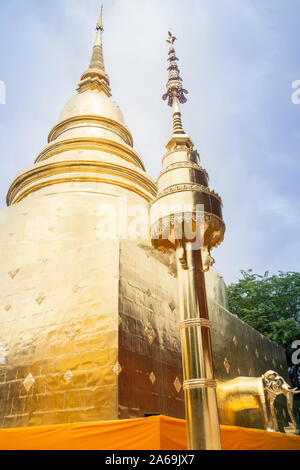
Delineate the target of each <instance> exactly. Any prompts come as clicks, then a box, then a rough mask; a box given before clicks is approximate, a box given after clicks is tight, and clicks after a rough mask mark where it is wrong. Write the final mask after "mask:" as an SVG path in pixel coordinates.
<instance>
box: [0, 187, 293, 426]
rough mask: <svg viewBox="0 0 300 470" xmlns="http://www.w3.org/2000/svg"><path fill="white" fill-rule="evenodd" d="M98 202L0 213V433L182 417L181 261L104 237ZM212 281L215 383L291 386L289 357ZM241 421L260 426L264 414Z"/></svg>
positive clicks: (282, 415)
mask: <svg viewBox="0 0 300 470" xmlns="http://www.w3.org/2000/svg"><path fill="white" fill-rule="evenodd" d="M97 199H98V196H95V197H94V196H92V195H89V196H88V195H83V194H81V195H75V194H74V193H73V194H72V195H67V194H65V195H59V196H58V195H52V196H47V197H43V198H33V199H32V200H30V199H27V200H26V203H25V202H24V203H22V202H21V203H19V204H17V205H15V206H12V207H10V208H8V209H6V210H4V211H1V212H0V225H1V230H0V234H1V235H0V236H1V238H0V240H1V243H0V250H1V264H0V273H1V274H0V280H1V292H0V426H1V427H12V426H27V425H40V424H57V423H63V422H76V421H91V420H102V419H117V418H118V417H119V418H128V417H137V416H143V415H144V413H164V414H167V415H170V416H175V417H183V416H184V401H183V390H182V372H181V354H180V340H179V329H178V321H179V307H178V285H177V274H176V263H175V260H174V258H173V255H172V254H170V255H163V254H160V253H159V252H158V251H156V250H154V249H153V248H152V247H151V244H150V242H148V241H133V240H132V241H126V240H120V241H118V240H100V239H98V238H97V230H96V227H97V221H98V220H99V218H98V216H97V212H96V211H97V209H96V207H97V204H96V202H97ZM29 211H30V215H29ZM206 278H207V290H208V296H209V309H210V315H211V320H212V323H213V328H212V341H213V348H214V363H215V373H216V378H217V379H218V380H219V381H221V382H225V381H227V380H230V379H232V378H234V377H236V376H238V375H241V376H245V377H249V376H254V377H255V376H260V375H261V374H262V373H264V372H266V371H267V370H268V369H274V370H276V371H278V372H279V373H280V374H281V375H283V376H284V377H285V378H286V379H288V376H287V369H286V362H285V356H284V351H283V350H282V349H281V348H279V347H278V346H276V345H275V344H274V343H272V342H270V341H268V340H266V339H265V338H263V337H262V336H261V335H260V334H259V333H257V332H256V331H255V330H253V329H252V328H250V327H249V326H247V325H246V324H244V323H243V322H241V321H240V320H239V319H238V318H236V317H235V316H233V315H232V314H230V313H229V312H228V311H227V310H226V309H225V308H224V307H223V306H222V305H224V304H225V301H226V299H225V291H224V283H223V281H222V280H221V279H220V278H219V277H218V276H217V275H215V274H214V273H213V272H210V273H208V275H207V276H206ZM280 401H281V405H280V404H279V406H277V408H278V421H279V424H280V426H281V429H282V427H283V425H287V424H288V419H287V417H286V416H287V413H286V408H285V406H282V405H283V404H284V399H283V400H280V398H278V402H280ZM276 402H277V401H276ZM220 411H222V410H220ZM236 419H237V424H242V425H246V426H252V427H262V421H261V418H260V415H259V413H258V410H246V411H243V412H240V413H238V414H237V417H236Z"/></svg>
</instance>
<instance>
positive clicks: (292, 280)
mask: <svg viewBox="0 0 300 470" xmlns="http://www.w3.org/2000/svg"><path fill="white" fill-rule="evenodd" d="M241 274H242V278H241V279H240V280H239V281H238V282H236V283H233V284H231V285H229V286H228V288H227V294H228V302H229V310H230V311H231V312H232V313H234V314H235V315H237V316H238V317H239V318H241V319H242V320H243V321H245V322H246V323H248V325H250V326H252V327H253V328H255V329H256V330H258V331H259V332H260V333H262V334H263V335H264V336H266V337H267V338H269V339H271V340H272V341H274V342H275V343H277V344H279V345H281V346H283V347H284V348H286V349H287V350H288V351H289V350H290V348H291V345H292V343H293V341H294V340H296V339H300V273H296V272H287V273H284V272H282V271H280V272H279V273H278V274H277V275H273V276H269V272H265V274H264V275H259V274H254V273H253V271H252V270H251V269H250V270H248V271H241Z"/></svg>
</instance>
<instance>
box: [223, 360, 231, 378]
mask: <svg viewBox="0 0 300 470" xmlns="http://www.w3.org/2000/svg"><path fill="white" fill-rule="evenodd" d="M224 367H225V369H226V372H227V374H229V373H230V369H231V366H230V364H229V362H228V359H227V357H225V359H224Z"/></svg>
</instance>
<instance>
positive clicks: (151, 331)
mask: <svg viewBox="0 0 300 470" xmlns="http://www.w3.org/2000/svg"><path fill="white" fill-rule="evenodd" d="M145 334H146V336H147V339H148V341H149V344H150V346H151V345H152V343H153V341H154V340H155V338H156V336H157V335H156V333H155V331H154V329H153V327H152V325H151V323H148V325H147V326H146V328H145Z"/></svg>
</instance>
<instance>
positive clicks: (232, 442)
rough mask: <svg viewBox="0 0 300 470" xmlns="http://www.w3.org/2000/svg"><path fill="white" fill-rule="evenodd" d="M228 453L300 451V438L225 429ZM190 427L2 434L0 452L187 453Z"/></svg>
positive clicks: (129, 424) (168, 422) (109, 425)
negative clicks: (140, 451)
mask: <svg viewBox="0 0 300 470" xmlns="http://www.w3.org/2000/svg"><path fill="white" fill-rule="evenodd" d="M221 435H222V447H223V449H224V450H256V449H258V450H300V437H298V436H288V435H286V434H280V433H270V432H266V431H260V430H256V429H246V428H238V427H234V426H221ZM186 449H187V438H186V423H185V421H183V420H179V419H173V418H168V417H166V416H152V417H150V418H142V419H133V420H120V421H103V422H98V423H82V424H62V425H55V426H38V427H29V428H16V429H2V430H0V450H186Z"/></svg>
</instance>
